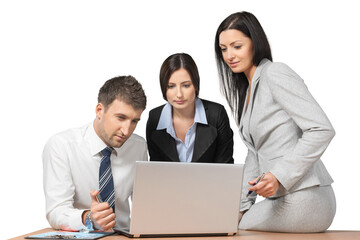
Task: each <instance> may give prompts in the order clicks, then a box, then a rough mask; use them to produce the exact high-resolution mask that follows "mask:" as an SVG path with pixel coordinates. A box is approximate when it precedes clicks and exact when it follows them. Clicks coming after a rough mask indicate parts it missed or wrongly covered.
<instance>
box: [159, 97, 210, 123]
mask: <svg viewBox="0 0 360 240" xmlns="http://www.w3.org/2000/svg"><path fill="white" fill-rule="evenodd" d="M194 123H201V124H206V125H207V124H208V122H207V119H206V114H205V108H204V104H203V103H202V101H201V100H200V98H196V100H195V117H194ZM172 126H173V123H172V107H171V104H170V103H167V104H165V106H164V107H163V109H162V111H161V115H160V119H159V123H158V125H157V127H156V130H162V129H168V128H171V127H172Z"/></svg>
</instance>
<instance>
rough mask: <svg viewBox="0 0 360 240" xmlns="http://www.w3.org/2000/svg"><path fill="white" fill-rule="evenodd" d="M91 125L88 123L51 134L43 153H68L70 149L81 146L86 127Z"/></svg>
mask: <svg viewBox="0 0 360 240" xmlns="http://www.w3.org/2000/svg"><path fill="white" fill-rule="evenodd" d="M89 126H90V124H87V125H85V126H83V127H80V128H71V129H68V130H65V131H62V132H59V133H56V134H54V135H53V136H51V137H50V138H49V139H48V141H47V142H46V144H45V146H44V150H43V154H57V155H66V154H68V153H69V151H72V149H74V148H76V147H75V146H79V143H82V142H83V140H84V135H85V132H86V129H87V128H88V127H89Z"/></svg>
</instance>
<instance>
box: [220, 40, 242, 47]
mask: <svg viewBox="0 0 360 240" xmlns="http://www.w3.org/2000/svg"><path fill="white" fill-rule="evenodd" d="M235 43H241V44H243V43H242V41H241V40H236V41H233V42H232V43H230V46H232V45H234V44H235ZM219 46H220V47H221V46H226V45H225V44H222V43H219Z"/></svg>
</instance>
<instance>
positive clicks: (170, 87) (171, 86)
mask: <svg viewBox="0 0 360 240" xmlns="http://www.w3.org/2000/svg"><path fill="white" fill-rule="evenodd" d="M174 87H175V85H168V86H167V88H168V89H172V88H174Z"/></svg>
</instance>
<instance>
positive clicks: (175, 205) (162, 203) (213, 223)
mask: <svg viewBox="0 0 360 240" xmlns="http://www.w3.org/2000/svg"><path fill="white" fill-rule="evenodd" d="M242 176H243V164H213V163H212V164H208V163H174V162H136V174H135V182H134V192H133V202H132V212H131V224H130V233H131V234H134V235H152V234H154V235H161V234H169V235H170V234H209V233H210V234H211V233H214V234H217V233H229V234H230V233H231V234H232V233H236V232H237V226H238V213H239V207H240V195H241V186H242Z"/></svg>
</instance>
